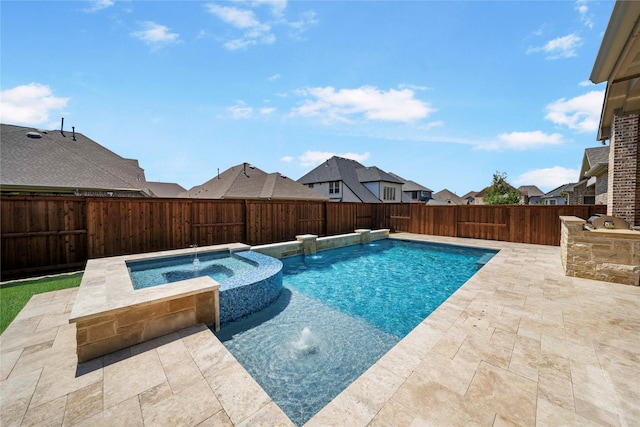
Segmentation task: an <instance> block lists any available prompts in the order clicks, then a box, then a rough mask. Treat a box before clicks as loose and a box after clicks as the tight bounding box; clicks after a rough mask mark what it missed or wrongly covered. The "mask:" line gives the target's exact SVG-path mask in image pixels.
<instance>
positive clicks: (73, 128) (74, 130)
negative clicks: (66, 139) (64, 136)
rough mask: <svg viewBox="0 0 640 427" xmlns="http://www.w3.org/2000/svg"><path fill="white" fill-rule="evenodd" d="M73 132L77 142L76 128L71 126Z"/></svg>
mask: <svg viewBox="0 0 640 427" xmlns="http://www.w3.org/2000/svg"><path fill="white" fill-rule="evenodd" d="M71 131H72V132H73V140H74V141H75V140H76V127H75V126H71Z"/></svg>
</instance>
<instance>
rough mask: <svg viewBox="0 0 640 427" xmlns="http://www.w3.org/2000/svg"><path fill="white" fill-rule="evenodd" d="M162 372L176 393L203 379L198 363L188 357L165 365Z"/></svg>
mask: <svg viewBox="0 0 640 427" xmlns="http://www.w3.org/2000/svg"><path fill="white" fill-rule="evenodd" d="M164 373H165V375H166V376H167V379H168V380H169V385H170V386H171V390H172V391H173V393H178V392H180V391H182V390H183V389H185V388H187V387H189V386H191V385H192V384H193V383H195V382H198V381H201V380H204V377H203V376H202V372H200V369H199V368H198V365H196V362H194V361H193V359H191V358H190V357H189V358H188V359H184V360H181V361H178V362H176V363H173V364H171V365H165V366H164Z"/></svg>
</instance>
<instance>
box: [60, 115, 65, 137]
mask: <svg viewBox="0 0 640 427" xmlns="http://www.w3.org/2000/svg"><path fill="white" fill-rule="evenodd" d="M60 135H62V136H66V135H65V134H64V117H63V118H62V122H61V123H60Z"/></svg>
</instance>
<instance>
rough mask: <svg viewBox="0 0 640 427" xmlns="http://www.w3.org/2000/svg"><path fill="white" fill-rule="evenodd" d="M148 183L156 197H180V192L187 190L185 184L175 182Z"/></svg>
mask: <svg viewBox="0 0 640 427" xmlns="http://www.w3.org/2000/svg"><path fill="white" fill-rule="evenodd" d="M146 185H147V188H148V189H149V190H151V192H152V193H153V195H154V196H156V197H178V195H179V194H181V193H184V192H185V191H187V190H186V189H185V188H184V187H183V186H181V185H180V184H176V183H174V182H150V181H147V183H146Z"/></svg>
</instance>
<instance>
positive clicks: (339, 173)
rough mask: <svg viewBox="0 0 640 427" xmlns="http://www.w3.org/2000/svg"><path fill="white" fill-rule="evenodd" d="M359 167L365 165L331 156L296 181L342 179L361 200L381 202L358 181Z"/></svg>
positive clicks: (307, 182)
mask: <svg viewBox="0 0 640 427" xmlns="http://www.w3.org/2000/svg"><path fill="white" fill-rule="evenodd" d="M360 168H365V167H364V166H363V165H361V164H360V163H358V162H356V161H355V160H351V159H345V158H342V157H338V156H333V157H331V158H330V159H328V160H326V161H324V162H323V163H322V164H321V165H320V166H318V167H316V168H315V169H313V170H311V171H310V172H308V173H307V174H306V175H304V176H303V177H302V178H300V179H298V182H299V183H301V184H314V183H318V182H330V181H342V182H343V183H344V185H345V186H346V187H347V188H349V189H350V190H351V191H352V192H353V194H355V195H356V197H358V198H359V199H360V200H361V201H362V202H365V203H382V202H381V201H380V199H378V198H377V197H376V196H374V195H373V193H372V192H371V191H369V190H368V189H367V187H365V186H364V185H362V183H361V182H360V180H359V178H358V172H357V170H358V169H360ZM376 169H377V168H376ZM392 182H393V181H392Z"/></svg>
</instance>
